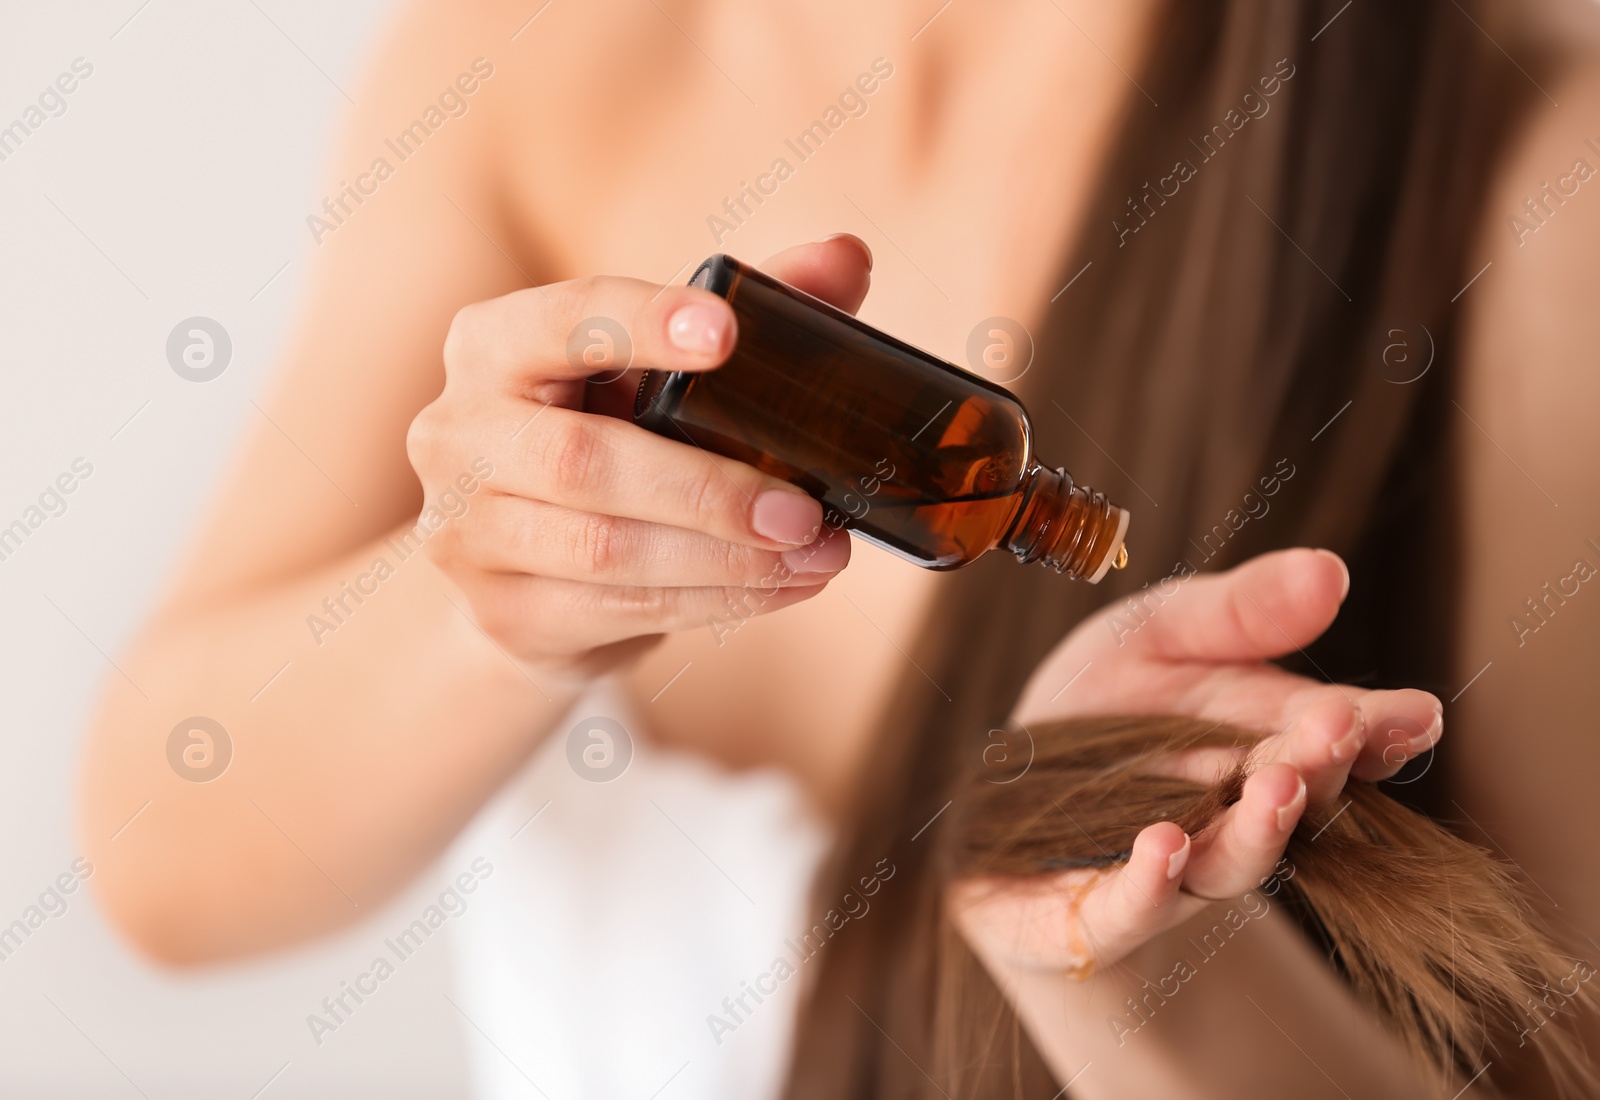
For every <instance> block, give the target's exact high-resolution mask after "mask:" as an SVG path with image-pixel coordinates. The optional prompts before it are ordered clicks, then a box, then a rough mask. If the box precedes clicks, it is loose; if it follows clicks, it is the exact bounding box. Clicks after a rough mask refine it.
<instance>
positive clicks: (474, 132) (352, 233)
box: [172, 2, 535, 604]
mask: <svg viewBox="0 0 1600 1100" xmlns="http://www.w3.org/2000/svg"><path fill="white" fill-rule="evenodd" d="M500 7H501V5H499V4H489V3H474V4H465V5H455V4H452V5H448V6H447V5H444V4H439V3H431V2H416V3H412V4H409V5H407V7H406V9H405V10H404V11H403V12H402V13H401V15H400V16H399V19H398V21H397V22H396V24H395V25H394V26H393V27H392V28H391V30H390V32H389V33H388V35H387V36H386V38H385V40H384V41H383V42H382V44H381V49H380V53H379V55H378V56H377V58H376V60H375V64H374V65H373V66H372V68H371V70H370V71H369V73H368V75H367V78H366V79H365V81H364V82H363V84H362V86H361V87H359V88H357V89H353V92H354V95H355V98H356V101H357V104H358V105H357V106H355V107H353V108H350V109H349V117H348V118H347V120H346V122H345V124H344V126H343V127H342V138H341V140H340V143H339V147H338V149H337V151H336V153H335V155H334V157H333V159H332V164H331V166H330V170H329V171H328V172H327V174H326V176H325V177H324V180H323V182H322V184H321V187H322V194H320V195H318V196H317V197H316V200H315V202H316V204H318V205H320V204H321V203H322V201H323V199H324V198H327V199H328V200H330V206H331V210H332V213H330V212H329V209H327V208H323V209H317V208H315V207H313V209H310V210H308V216H307V219H306V230H305V233H306V237H305V241H306V246H305V248H304V250H303V252H302V256H301V262H307V263H309V265H310V273H309V276H308V278H307V279H306V281H305V286H306V290H305V291H304V298H303V301H302V303H301V307H300V311H299V315H298V317H297V319H296V322H295V325H294V328H293V331H292V333H291V334H290V337H289V339H288V341H287V343H286V345H285V347H284V350H283V352H282V354H281V358H280V361H279V363H278V365H277V369H276V371H275V373H274V376H273V378H272V381H271V383H270V385H269V386H268V387H267V389H266V392H264V393H263V394H261V395H259V396H258V397H257V398H256V403H257V405H258V406H259V410H257V409H251V410H250V411H249V416H248V418H247V419H246V421H245V431H244V434H243V442H242V444H241V447H240V452H239V453H238V454H237V455H236V456H235V460H234V463H233V466H232V468H231V470H230V472H229V474H228V475H227V477H226V479H225V481H224V483H223V485H222V487H221V490H220V492H219V494H218V497H217V499H216V501H215V503H214V505H213V507H212V509H211V512H210V514H209V515H208V517H207V521H206V523H205V525H204V527H203V529H202V531H201V533H200V535H199V537H198V539H197V542H196V545H195V547H194V549H193V552H192V554H191V556H190V561H189V562H188V565H187V567H186V568H185V569H184V570H183V573H182V579H181V581H180V582H179V587H178V589H177V591H176V592H175V593H174V594H173V597H172V602H174V603H185V604H187V603H192V602H195V601H198V600H205V599H208V598H212V597H216V596H221V595H226V594H229V593H233V592H238V591H240V590H244V589H248V588H250V587H253V586H258V585H262V584H266V583H270V582H271V581H273V580H275V579H277V578H280V577H282V576H285V575H289V574H292V573H294V572H297V571H299V570H302V569H305V568H307V567H310V566H312V565H314V564H316V563H320V562H323V561H326V560H328V559H329V558H332V557H334V556H336V555H339V554H341V553H345V552H349V551H351V550H353V549H354V548H355V547H357V546H359V545H360V544H362V543H364V542H367V541H370V540H371V539H373V538H375V537H377V536H378V535H380V534H381V533H382V532H384V531H386V530H388V529H390V528H392V527H393V526H394V525H395V524H396V523H398V522H399V521H400V520H401V519H403V518H404V517H405V516H406V515H407V514H409V513H411V512H413V511H414V510H415V509H416V507H417V504H418V501H419V499H420V489H419V487H418V484H417V481H416V478H415V476H414V475H413V473H412V471H411V468H410V465H409V463H408V461H407V459H406V451H405V438H406V431H407V428H408V426H409V424H410V422H411V420H412V418H413V417H415V415H416V414H417V412H418V411H419V410H420V409H421V408H422V406H424V405H425V404H427V403H428V402H429V401H431V400H432V399H433V398H434V397H435V396H436V395H437V393H438V392H439V389H440V387H441V385H442V381H443V369H442V366H441V357H440V349H441V346H442V344H443V342H444V336H445V333H446V331H447V330H448V328H449V324H450V320H451V318H452V317H453V315H454V314H455V312H456V311H457V310H458V309H459V308H460V307H461V306H463V305H465V304H467V303H468V302H472V301H477V300H481V299H484V298H489V297H494V296H497V295H499V294H503V293H507V292H509V291H511V290H514V289H516V288H518V287H521V286H525V285H527V281H528V280H527V279H526V278H525V277H524V275H523V273H522V270H519V268H520V269H525V270H527V271H529V272H533V271H534V270H535V266H534V263H535V261H534V260H533V259H532V258H531V257H529V256H527V255H526V254H525V253H524V252H523V251H522V249H520V248H519V247H518V246H517V245H516V244H515V243H513V241H512V240H511V239H510V236H509V234H508V233H507V232H506V230H505V228H504V226H505V225H506V224H507V223H508V221H509V219H506V218H505V217H504V216H503V215H502V213H501V204H500V201H499V199H500V196H499V193H498V190H497V186H498V185H497V180H498V164H497V161H496V159H495V157H494V156H493V151H494V149H495V148H496V142H495V137H496V132H497V130H499V129H500V116H502V115H503V114H504V113H505V111H506V109H507V107H508V106H509V104H508V103H507V98H508V97H507V95H506V93H507V92H508V91H509V90H510V89H509V88H508V87H507V85H508V84H509V83H510V79H509V77H507V76H506V75H504V73H503V72H502V70H503V69H504V68H506V66H505V65H504V64H503V62H504V61H505V58H503V57H499V56H497V53H498V51H500V50H501V49H502V48H503V47H505V46H507V45H508V40H507V36H508V34H509V31H506V30H505V28H503V27H501V26H500V24H501V23H502V22H504V19H505V18H506V16H505V13H504V12H501V11H500V10H499V8H500ZM478 59H482V60H478ZM475 61H477V71H476V72H474V62H475ZM486 65H487V66H489V67H492V68H493V70H494V72H495V73H499V74H501V79H500V80H498V81H497V80H496V79H495V77H494V75H493V74H491V75H490V76H489V77H488V78H487V79H483V78H482V76H481V74H482V73H483V71H484V69H485V66H486ZM463 74H467V77H468V78H467V79H465V80H462V81H461V83H460V84H459V85H458V83H457V82H458V80H459V79H460V78H461V77H462V76H463ZM462 87H471V88H472V91H471V92H470V94H466V93H462V92H461V90H460V89H461V88H462ZM446 93H454V94H453V95H448V96H447V95H446ZM441 96H445V97H446V98H445V100H444V102H443V103H442V104H441ZM430 111H432V114H430V113H429V112H430ZM450 112H458V113H457V114H455V115H454V116H452V114H451V113H450ZM414 122H421V123H422V124H423V126H424V127H425V130H424V131H420V132H415V133H416V136H415V137H414V138H413V139H412V140H413V144H412V146H411V147H410V148H409V150H408V148H407V147H403V146H397V145H396V142H395V139H396V138H397V136H398V135H401V134H402V132H404V131H405V130H406V129H407V128H408V127H410V126H411V125H412V124H413V123H414ZM430 123H437V125H430ZM424 134H425V136H424ZM401 154H405V156H404V159H402V156H401ZM380 162H381V163H380ZM347 182H348V183H349V184H350V185H351V188H352V191H349V192H344V193H343V194H342V195H341V191H342V185H343V184H345V183H347ZM357 189H359V190H360V191H362V192H370V193H367V194H361V195H360V196H359V199H360V202H359V205H358V204H357V202H356V198H357V196H356V195H355V194H354V193H353V192H354V191H355V190H357ZM341 199H342V202H343V209H341V208H340V206H339V203H340V201H341ZM308 205H310V204H308ZM346 211H348V212H346ZM239 216H240V217H248V216H250V214H249V211H247V210H241V211H239ZM314 216H319V217H320V218H321V222H320V224H318V223H315V222H313V221H312V217H314ZM507 254H509V256H510V257H515V260H514V261H513V260H512V259H510V258H508V255H507Z"/></svg>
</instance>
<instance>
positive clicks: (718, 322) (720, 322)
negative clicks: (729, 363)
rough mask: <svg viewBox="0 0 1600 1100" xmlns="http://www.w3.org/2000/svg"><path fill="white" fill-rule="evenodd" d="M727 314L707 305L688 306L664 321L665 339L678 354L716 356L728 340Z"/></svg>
mask: <svg viewBox="0 0 1600 1100" xmlns="http://www.w3.org/2000/svg"><path fill="white" fill-rule="evenodd" d="M729 331H730V329H729V327H728V310H727V308H726V307H724V306H715V305H712V304H711V303H710V302H688V303H686V304H684V305H681V306H679V307H678V308H677V309H676V310H674V311H673V313H672V316H671V317H669V318H667V339H668V340H670V341H671V342H672V346H673V347H675V348H677V349H678V350H679V351H687V352H692V353H694V354H695V355H716V354H719V353H720V352H721V351H722V350H723V344H724V342H725V341H726V340H727V339H728V333H729Z"/></svg>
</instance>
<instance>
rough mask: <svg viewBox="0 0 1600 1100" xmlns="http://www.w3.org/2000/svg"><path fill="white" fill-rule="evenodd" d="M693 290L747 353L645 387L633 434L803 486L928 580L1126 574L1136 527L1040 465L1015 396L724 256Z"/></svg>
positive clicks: (654, 379)
mask: <svg viewBox="0 0 1600 1100" xmlns="http://www.w3.org/2000/svg"><path fill="white" fill-rule="evenodd" d="M690 282H691V283H692V284H693V285H695V286H699V287H703V288H705V289H707V290H710V291H712V292H713V293H715V294H718V295H720V296H721V297H723V298H725V299H727V301H728V303H729V304H730V305H731V306H732V307H733V311H734V314H735V316H736V317H737V318H738V323H739V340H738V345H737V346H736V347H735V349H734V351H733V354H732V356H730V357H729V359H728V361H727V363H725V364H724V365H723V366H722V367H721V368H720V369H718V370H714V371H708V372H706V373H689V372H674V373H667V372H661V371H647V372H646V373H645V376H644V378H643V380H642V381H641V383H640V386H639V393H638V397H637V398H636V400H635V403H634V419H635V421H636V422H637V423H639V424H641V425H643V426H644V427H646V428H649V429H650V430H651V431H654V432H656V433H658V434H660V435H663V436H666V437H668V438H671V439H679V440H685V441H689V442H692V443H694V444H696V445H697V446H700V447H703V448H705V449H706V450H708V451H712V452H714V453H716V454H720V455H726V456H727V457H730V458H736V459H739V460H740V461H742V462H747V463H749V464H750V465H752V466H755V467H757V468H759V469H761V470H763V471H765V472H767V473H769V474H772V475H773V476H775V477H779V478H782V479H784V480H786V481H789V482H792V483H793V484H795V485H799V486H801V487H802V488H804V489H805V490H807V491H808V492H810V493H811V494H812V495H813V496H815V497H817V498H818V499H819V500H821V501H822V503H823V506H824V509H825V520H824V521H825V522H826V523H828V524H830V525H833V526H840V527H845V528H848V529H850V530H851V531H853V532H855V533H856V534H858V535H860V536H861V537H863V538H865V539H867V540H869V541H871V542H874V543H877V544H879V545H881V546H884V547H887V548H888V549H890V550H893V551H895V552H896V553H898V554H900V555H901V556H903V557H905V558H908V559H910V560H911V561H914V562H916V563H917V564H918V565H922V566H925V567H927V568H929V569H954V568H956V567H958V566H961V565H965V564H967V563H968V562H970V561H972V560H974V559H975V558H977V557H978V556H979V555H981V554H983V553H985V552H987V551H989V550H993V549H996V548H998V547H1005V548H1006V549H1008V550H1011V551H1012V552H1013V553H1015V554H1016V556H1017V557H1018V558H1019V559H1020V560H1022V561H1025V562H1034V561H1037V562H1042V563H1044V564H1046V565H1049V566H1051V567H1053V568H1055V569H1056V570H1058V571H1060V572H1063V573H1066V574H1067V575H1069V576H1072V577H1075V578H1080V579H1086V580H1090V581H1098V580H1099V579H1100V578H1101V577H1103V576H1104V575H1105V573H1106V570H1108V569H1110V568H1112V567H1113V566H1120V565H1121V564H1123V563H1124V562H1125V561H1126V552H1125V551H1124V549H1123V537H1124V535H1125V534H1126V532H1127V526H1128V513H1127V512H1126V511H1125V510H1123V509H1121V508H1119V507H1117V506H1116V505H1114V504H1111V503H1110V502H1109V501H1107V500H1106V498H1105V497H1104V496H1103V495H1101V494H1099V493H1096V492H1094V491H1092V490H1090V489H1087V488H1085V487H1083V486H1078V485H1075V484H1073V481H1072V478H1071V477H1070V476H1069V475H1068V474H1067V473H1066V471H1065V470H1062V469H1059V468H1050V467H1046V466H1043V465H1041V464H1040V463H1039V462H1038V461H1037V459H1036V457H1035V455H1034V453H1033V440H1032V429H1031V426H1030V425H1029V423H1028V416H1027V413H1026V412H1025V411H1024V410H1023V408H1022V406H1021V405H1020V404H1019V403H1018V402H1017V400H1016V399H1015V398H1014V397H1012V396H1011V395H1010V394H1009V393H1007V392H1006V391H1005V390H1003V389H1001V388H1000V387H998V386H995V385H991V384H990V383H988V382H986V381H984V380H983V379H981V378H977V377H975V376H973V375H971V374H968V373H966V372H964V371H960V370H957V369H956V368H955V367H952V366H950V365H949V364H948V363H944V362H942V361H940V360H938V359H936V358H934V357H933V356H931V355H928V354H927V353H925V352H922V351H918V350H917V349H916V348H913V347H911V346H910V345H909V344H905V343H902V342H901V341H899V340H896V339H894V338H893V337H892V336H888V335H886V334H884V333H882V332H879V331H878V330H877V329H874V328H872V327H871V326H870V325H867V324H864V323H863V322H860V321H857V320H856V319H855V318H853V317H851V316H849V315H848V314H845V313H843V312H841V311H840V310H837V309H834V308H833V307H832V306H829V305H827V304H826V303H824V302H821V301H818V300H817V299H815V298H812V297H811V296H810V295H808V294H804V293H802V292H801V291H798V290H795V289H794V288H793V287H790V286H787V285H785V284H783V283H780V282H778V281H777V280H776V279H773V278H772V277H771V276H769V275H766V274H763V273H762V272H759V271H757V270H755V269H754V268H751V267H748V266H746V265H745V264H742V263H740V262H739V261H737V260H734V259H732V258H730V257H728V256H721V255H719V256H713V257H712V258H711V259H709V260H707V261H706V262H705V263H704V264H702V265H701V266H700V269H699V270H698V271H696V272H695V274H694V277H693V278H692V279H691V280H690Z"/></svg>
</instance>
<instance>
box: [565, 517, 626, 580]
mask: <svg viewBox="0 0 1600 1100" xmlns="http://www.w3.org/2000/svg"><path fill="white" fill-rule="evenodd" d="M630 542H631V540H630V539H629V537H628V525H627V524H626V523H624V522H623V521H622V520H619V519H617V518H616V517H615V516H606V515H600V514H598V513H588V514H586V515H584V516H583V517H582V518H581V519H580V520H579V521H578V523H577V524H576V525H575V527H574V529H573V546H572V556H573V559H574V560H575V561H576V562H577V563H578V565H579V566H580V567H581V568H583V569H585V570H586V571H588V572H592V573H594V574H596V575H598V576H615V575H616V574H618V573H620V572H622V570H623V567H624V564H625V562H626V561H627V558H628V551H629V548H630Z"/></svg>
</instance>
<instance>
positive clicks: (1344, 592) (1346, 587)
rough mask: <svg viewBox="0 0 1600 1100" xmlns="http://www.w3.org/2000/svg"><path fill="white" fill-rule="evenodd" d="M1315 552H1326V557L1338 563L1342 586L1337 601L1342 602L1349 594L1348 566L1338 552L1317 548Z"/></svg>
mask: <svg viewBox="0 0 1600 1100" xmlns="http://www.w3.org/2000/svg"><path fill="white" fill-rule="evenodd" d="M1317 553H1319V554H1326V555H1327V556H1328V557H1330V558H1332V559H1333V560H1334V561H1336V562H1338V563H1339V570H1340V572H1342V573H1343V574H1344V587H1343V588H1341V589H1340V590H1339V602H1340V603H1344V598H1345V597H1346V596H1348V595H1350V567H1349V566H1348V565H1346V564H1345V563H1344V559H1343V558H1341V557H1340V556H1339V555H1338V554H1335V553H1334V552H1333V551H1332V550H1322V549H1319V550H1318V551H1317Z"/></svg>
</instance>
